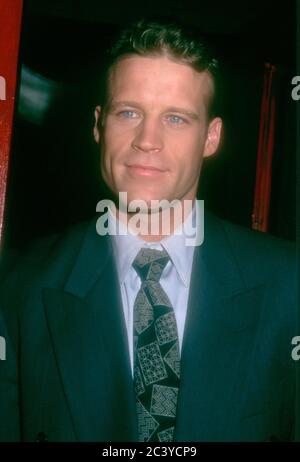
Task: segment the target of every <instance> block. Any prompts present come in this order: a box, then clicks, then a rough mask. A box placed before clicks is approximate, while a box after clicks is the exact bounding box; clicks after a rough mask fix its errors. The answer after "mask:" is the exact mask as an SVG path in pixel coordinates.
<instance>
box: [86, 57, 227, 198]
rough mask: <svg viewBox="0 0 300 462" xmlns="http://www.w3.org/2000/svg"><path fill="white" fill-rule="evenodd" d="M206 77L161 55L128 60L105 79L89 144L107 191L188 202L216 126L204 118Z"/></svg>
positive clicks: (208, 79)
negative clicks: (106, 95) (104, 96)
mask: <svg viewBox="0 0 300 462" xmlns="http://www.w3.org/2000/svg"><path fill="white" fill-rule="evenodd" d="M211 90H212V82H211V77H210V76H209V75H208V74H207V73H205V72H202V73H199V72H196V71H195V70H193V69H192V68H191V67H190V66H188V65H186V64H182V63H178V62H174V61H171V60H170V59H168V58H167V57H162V56H160V57H140V56H136V55H132V56H130V57H126V58H124V59H122V60H121V61H119V62H118V63H117V65H116V66H115V68H114V70H113V71H112V74H111V81H110V102H109V105H108V107H107V109H106V111H105V115H104V117H103V121H102V123H101V124H100V123H99V118H100V111H101V108H100V107H97V108H96V110H95V117H96V124H95V127H94V135H95V139H96V141H97V142H98V143H100V145H101V171H102V176H103V179H104V181H105V182H106V184H107V185H108V186H109V188H110V189H111V190H112V191H113V192H114V193H115V194H118V193H119V192H121V191H126V192H127V193H128V197H127V198H128V202H129V201H131V200H133V199H142V200H144V201H146V202H147V204H148V205H150V202H149V201H150V200H151V199H157V200H162V199H167V200H168V201H172V200H173V199H179V200H184V199H194V198H195V196H196V192H197V186H198V181H199V176H200V171H201V165H202V159H203V157H206V156H210V155H212V154H214V153H215V151H216V149H217V147H218V144H219V139H220V132H221V125H222V122H221V120H220V119H219V118H215V119H213V120H212V121H210V122H209V121H208V117H207V106H208V100H209V95H210V92H211Z"/></svg>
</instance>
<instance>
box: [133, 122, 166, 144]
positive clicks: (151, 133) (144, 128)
mask: <svg viewBox="0 0 300 462" xmlns="http://www.w3.org/2000/svg"><path fill="white" fill-rule="evenodd" d="M132 148H133V149H134V150H136V151H137V150H138V151H143V152H159V151H161V149H162V148H163V139H162V132H161V127H160V125H159V122H158V121H156V120H153V119H152V120H151V119H146V118H145V119H144V120H143V122H142V123H141V124H140V125H139V126H138V127H137V131H136V134H135V136H134V139H133V140H132Z"/></svg>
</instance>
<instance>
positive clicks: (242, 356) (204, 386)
mask: <svg viewBox="0 0 300 462" xmlns="http://www.w3.org/2000/svg"><path fill="white" fill-rule="evenodd" d="M264 290H265V287H264V286H263V285H261V286H256V287H250V288H249V287H247V285H246V284H245V282H244V281H243V280H242V278H241V273H240V271H239V270H238V268H237V265H236V263H235V261H234V258H233V255H232V254H231V250H230V248H229V245H228V243H227V241H226V237H225V236H224V235H223V231H222V229H220V228H219V226H215V225H214V224H213V222H212V223H211V222H210V220H208V223H206V224H205V241H204V243H203V244H202V246H201V247H199V248H196V249H195V255H194V262H193V273H192V280H191V289H190V295H189V303H188V311H187V318H186V323H185V331H184V338H183V346H182V353H181V383H180V391H179V397H178V411H177V427H176V441H222V440H223V441H226V440H228V441H230V440H231V438H232V437H233V435H235V438H237V435H236V434H235V431H236V428H235V425H236V424H235V422H236V418H237V416H238V413H239V411H240V407H241V404H242V403H241V401H242V399H243V393H242V390H243V387H244V386H245V385H244V381H245V380H246V377H247V371H248V369H249V367H248V366H249V359H250V354H251V352H252V351H253V350H252V348H251V347H252V343H253V342H254V341H255V326H256V322H257V319H258V315H259V311H260V309H261V303H263V302H262V300H263V298H264V297H263V294H264ZM237 431H238V430H237Z"/></svg>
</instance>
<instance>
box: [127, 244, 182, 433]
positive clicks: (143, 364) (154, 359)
mask: <svg viewBox="0 0 300 462" xmlns="http://www.w3.org/2000/svg"><path fill="white" fill-rule="evenodd" d="M168 261H169V255H168V253H167V252H166V251H165V250H156V249H141V250H140V251H139V253H138V255H137V256H136V258H135V260H134V262H133V268H134V269H135V270H136V272H137V273H138V275H139V276H140V278H141V288H140V290H139V292H138V294H137V297H136V299H135V302H134V308H133V341H134V388H135V394H136V410H137V420H138V434H139V441H142V442H145V441H161V442H169V441H174V433H175V423H176V409H177V398H178V391H179V378H180V352H179V342H178V332H177V324H176V318H175V314H174V309H173V307H172V304H171V302H170V299H169V297H168V296H167V294H166V292H165V291H164V290H163V288H162V286H161V284H160V283H159V279H160V277H161V274H162V272H163V269H164V268H165V266H166V264H167V263H168Z"/></svg>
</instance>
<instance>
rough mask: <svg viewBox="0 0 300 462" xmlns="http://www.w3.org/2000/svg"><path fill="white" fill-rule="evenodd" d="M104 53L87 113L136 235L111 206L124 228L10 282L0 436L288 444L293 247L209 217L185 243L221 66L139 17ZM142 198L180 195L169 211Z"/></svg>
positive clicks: (50, 256)
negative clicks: (96, 101) (97, 96)
mask: <svg viewBox="0 0 300 462" xmlns="http://www.w3.org/2000/svg"><path fill="white" fill-rule="evenodd" d="M110 56H111V62H110V65H109V67H108V72H107V80H106V92H105V94H104V98H103V101H102V106H101V107H100V106H97V107H96V110H95V127H94V136H95V140H96V142H97V143H99V146H100V150H101V173H102V177H103V179H104V181H105V183H106V185H107V186H108V188H109V189H110V191H111V192H112V195H113V196H114V198H115V199H116V198H117V196H118V194H119V193H120V192H123V193H124V192H125V193H127V199H128V202H129V203H131V204H132V203H133V202H134V201H139V204H142V205H141V206H140V213H139V220H140V223H142V222H143V224H145V223H146V228H145V227H144V228H143V232H142V231H141V230H140V231H139V229H138V226H135V232H133V228H134V226H133V225H132V222H131V223H130V220H131V219H132V218H135V217H136V215H137V211H136V212H134V211H132V209H131V212H130V213H127V212H128V211H130V210H129V207H128V208H127V206H126V205H125V212H124V201H123V202H122V201H121V202H119V203H117V200H116V203H117V207H116V208H114V207H111V210H110V211H109V214H108V222H109V230H112V229H115V226H116V225H118V229H119V233H114V234H115V235H111V234H112V233H110V234H107V235H105V236H100V235H99V234H105V233H103V232H102V231H103V226H102V224H103V223H102V222H101V223H100V225H99V221H97V222H96V220H94V221H92V222H91V223H89V224H83V225H79V226H77V227H76V228H75V229H73V230H70V231H69V232H68V233H66V234H65V235H63V236H58V237H53V238H49V239H48V240H47V241H45V242H41V243H40V244H38V245H37V246H36V248H35V250H34V252H32V253H30V254H29V255H26V256H25V257H24V258H23V259H22V262H21V263H20V264H19V265H18V266H17V267H15V268H14V269H13V270H11V271H10V274H8V275H7V277H6V278H5V280H4V283H3V288H2V291H1V304H2V311H1V320H0V323H1V324H0V326H1V332H0V334H1V335H2V336H3V337H5V339H6V341H7V359H6V361H2V362H0V367H1V369H2V370H1V379H0V391H1V395H0V396H1V404H0V405H1V408H0V409H1V423H0V439H1V440H4V441H19V440H25V441H110V442H111V441H161V442H163V441H272V440H289V439H291V438H292V437H293V424H294V394H295V386H294V366H293V361H292V359H291V354H290V353H291V348H290V344H291V339H292V337H293V336H294V335H296V333H295V331H294V329H295V325H296V321H295V316H296V314H295V312H296V308H295V305H296V301H295V270H294V256H293V250H291V249H290V246H288V245H287V244H285V243H283V242H282V241H281V240H279V239H276V238H272V237H270V236H266V235H263V234H260V233H258V232H253V231H250V230H247V229H243V228H240V227H238V226H236V225H233V224H230V223H228V222H225V221H223V220H220V219H218V218H216V217H213V216H212V215H209V214H207V215H206V216H205V220H204V241H203V242H201V243H200V244H201V245H194V246H190V245H186V242H187V241H186V237H187V236H186V233H185V228H184V225H185V224H186V223H190V224H191V222H192V221H193V220H194V218H195V217H196V221H197V220H198V225H199V217H200V221H201V223H200V225H201V224H202V225H203V219H202V216H201V213H200V214H197V211H198V210H199V204H198V203H197V201H196V193H197V188H198V183H199V178H200V172H201V166H202V162H203V159H204V158H205V157H208V156H211V155H213V154H214V153H215V152H216V150H217V148H218V145H219V142H220V137H221V128H222V120H221V118H220V117H218V116H217V113H216V111H215V108H216V104H215V103H216V98H217V96H218V95H217V86H216V75H217V72H218V65H217V61H216V60H215V59H214V58H213V57H212V56H211V55H210V53H209V51H208V49H207V48H206V47H205V45H204V44H203V43H202V42H198V41H197V40H196V39H194V38H192V37H190V36H189V34H188V33H187V32H186V31H184V29H183V28H180V27H179V26H176V25H172V24H163V23H159V22H149V21H141V22H139V23H137V24H135V25H134V26H132V27H131V28H129V29H127V30H125V31H124V32H123V33H122V34H121V36H120V37H119V39H118V41H117V42H116V44H115V46H114V47H113V48H112V50H111V55H110ZM122 197H123V196H122ZM153 200H158V201H160V200H165V201H168V202H166V203H167V204H170V203H172V201H174V200H176V201H177V202H176V203H177V209H176V210H179V214H177V215H176V213H175V211H174V213H173V212H172V213H170V215H164V212H165V211H166V210H169V209H170V207H168V206H166V207H165V208H163V209H161V208H159V207H158V208H157V207H156V206H155V205H153V202H152V201H153ZM187 203H192V205H193V208H192V211H191V212H189V213H187V212H186V209H185V204H187ZM143 204H144V205H143ZM122 210H123V211H122ZM169 211H170V210H169ZM149 216H150V217H154V219H155V220H156V224H157V225H158V228H157V229H158V230H159V231H158V233H156V234H155V233H152V232H151V229H152V228H151V227H150V226H149V221H147V219H148V218H149ZM166 216H167V219H166V218H165V217H166ZM169 217H170V218H169ZM166 221H167V222H168V224H169V225H170V232H169V233H168V232H166V231H165V228H164V227H163V225H164V224H165V222H166ZM200 227H201V226H200ZM136 231H137V232H136ZM135 234H138V235H135ZM195 242H196V241H195Z"/></svg>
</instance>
